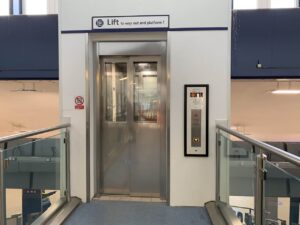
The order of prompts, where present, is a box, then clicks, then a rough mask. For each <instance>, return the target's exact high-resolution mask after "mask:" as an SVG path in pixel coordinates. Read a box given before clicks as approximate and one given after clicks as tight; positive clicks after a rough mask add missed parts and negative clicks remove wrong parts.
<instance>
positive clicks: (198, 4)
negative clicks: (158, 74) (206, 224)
mask: <svg viewBox="0 0 300 225" xmlns="http://www.w3.org/2000/svg"><path fill="white" fill-rule="evenodd" d="M229 7H230V4H229V0H223V1H220V0H188V1H182V0H152V1H146V0H130V1H124V0H100V1H99V0H75V1H74V0H64V1H62V3H61V12H62V14H61V19H62V20H61V30H86V29H91V18H92V16H123V15H159V14H164V15H170V18H171V19H170V26H171V27H207V26H208V27H222V26H223V27H224V26H225V27H226V26H228V25H229V22H228V21H229V18H230V17H229V12H230V11H229Z"/></svg>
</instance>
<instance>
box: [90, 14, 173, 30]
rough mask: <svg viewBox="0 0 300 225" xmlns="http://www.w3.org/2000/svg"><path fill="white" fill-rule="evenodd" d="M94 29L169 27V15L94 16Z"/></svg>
mask: <svg viewBox="0 0 300 225" xmlns="http://www.w3.org/2000/svg"><path fill="white" fill-rule="evenodd" d="M92 26H93V27H92V28H93V30H122V29H126V30H127V29H164V28H165V29H167V28H169V16H164V15H160V16H116V17H112V16H99V17H93V18H92Z"/></svg>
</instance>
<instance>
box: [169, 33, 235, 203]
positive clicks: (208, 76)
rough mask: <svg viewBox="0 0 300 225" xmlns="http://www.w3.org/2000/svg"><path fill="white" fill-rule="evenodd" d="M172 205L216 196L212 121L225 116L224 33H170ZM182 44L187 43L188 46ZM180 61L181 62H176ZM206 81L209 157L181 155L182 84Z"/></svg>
mask: <svg viewBox="0 0 300 225" xmlns="http://www.w3.org/2000/svg"><path fill="white" fill-rule="evenodd" d="M169 40H170V46H169V47H170V51H171V57H170V60H171V70H170V74H171V75H170V76H171V110H170V111H171V126H170V130H171V205H195V206H197V205H203V204H204V203H205V202H207V201H210V200H214V199H215V179H216V178H215V173H216V171H215V166H216V164H215V151H216V150H215V129H214V128H215V121H216V120H221V119H226V118H228V99H229V87H228V80H229V75H228V64H227V58H228V45H227V43H228V36H227V32H222V31H221V32H220V31H210V32H184V33H183V32H172V33H170V34H169ZM183 40H184V43H189V46H192V47H187V46H186V45H185V44H183ZM176 62H180V63H176ZM200 83H201V84H209V88H210V90H209V98H210V100H209V158H200V159H199V158H186V157H184V155H183V146H184V144H183V137H184V134H183V125H184V123H183V118H184V116H183V113H184V110H183V109H184V98H183V85H184V84H200Z"/></svg>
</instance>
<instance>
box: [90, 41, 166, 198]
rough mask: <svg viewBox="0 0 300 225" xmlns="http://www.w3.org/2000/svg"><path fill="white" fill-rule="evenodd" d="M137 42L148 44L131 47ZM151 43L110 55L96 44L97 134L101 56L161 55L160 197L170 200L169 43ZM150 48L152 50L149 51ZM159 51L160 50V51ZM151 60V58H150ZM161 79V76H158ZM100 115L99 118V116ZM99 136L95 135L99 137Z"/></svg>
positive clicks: (97, 166) (98, 158)
mask: <svg viewBox="0 0 300 225" xmlns="http://www.w3.org/2000/svg"><path fill="white" fill-rule="evenodd" d="M117 43H118V44H123V42H117ZM126 43H127V45H128V42H126V41H125V42H124V45H126ZM135 43H138V46H139V47H140V46H141V43H143V44H146V45H147V42H142V41H138V42H134V43H132V42H131V43H130V47H131V46H134V44H135ZM149 43H150V45H148V46H147V47H146V48H145V49H143V50H142V49H141V48H139V49H138V52H137V54H135V51H136V50H132V48H131V49H130V50H129V51H128V52H126V51H124V49H122V51H120V54H118V52H116V50H115V49H114V50H113V54H112V55H110V54H107V49H105V54H101V51H100V50H99V49H100V48H99V44H101V42H98V43H97V45H96V47H97V48H96V49H97V51H96V52H95V53H96V54H95V56H96V59H97V60H95V61H94V62H95V63H96V61H97V65H96V66H95V67H94V68H96V70H95V71H97V72H96V76H95V80H94V81H95V83H94V87H95V92H94V93H95V94H96V96H95V100H97V99H98V100H97V101H98V102H96V105H95V117H96V118H95V120H96V121H98V122H97V124H99V126H98V128H99V129H97V128H96V135H97V136H98V137H99V136H100V135H102V134H100V133H101V132H100V113H99V112H100V111H101V110H100V105H101V102H100V101H101V99H100V96H99V94H100V93H101V91H102V90H101V77H102V74H103V73H102V72H101V69H102V68H100V63H101V62H100V57H101V58H105V57H109V56H110V57H115V58H122V57H132V58H136V57H138V58H139V59H143V58H144V57H145V61H147V60H148V59H149V58H148V57H150V56H152V57H160V65H161V66H160V69H161V71H160V75H161V76H159V77H160V80H159V81H158V82H159V85H160V86H161V87H160V92H161V105H163V113H162V115H163V116H162V118H161V119H162V120H163V121H164V126H161V129H160V133H161V137H162V141H161V148H160V149H161V157H160V168H161V169H160V178H159V179H160V197H161V199H163V200H167V201H168V200H169V182H170V181H169V166H170V164H169V151H168V146H169V134H168V133H169V122H168V121H169V114H168V112H169V105H168V104H169V99H168V97H169V83H168V82H169V81H168V77H167V68H166V65H167V64H166V60H167V59H166V53H167V52H166V49H167V45H166V41H155V42H149ZM153 43H159V45H160V46H159V47H157V46H156V47H155V48H152V47H151V44H153ZM102 44H105V42H102ZM109 44H110V45H112V44H114V43H112V42H109ZM149 50H150V51H149ZM154 51H155V54H153V52H154ZM158 51H159V52H158ZM148 61H149V60H148ZM158 79H159V78H158ZM97 117H98V118H97ZM97 136H96V137H95V138H96V139H97ZM100 142H101V140H97V141H96V146H97V148H96V149H98V150H97V152H98V153H96V156H97V157H96V167H95V169H96V173H95V175H96V178H95V179H96V180H95V185H96V186H95V187H96V190H97V191H96V193H97V194H96V195H97V196H100V195H101V185H100V181H101V179H102V176H101V173H102V172H101V169H100V168H101V165H99V164H100V163H101V154H100V151H101V143H100Z"/></svg>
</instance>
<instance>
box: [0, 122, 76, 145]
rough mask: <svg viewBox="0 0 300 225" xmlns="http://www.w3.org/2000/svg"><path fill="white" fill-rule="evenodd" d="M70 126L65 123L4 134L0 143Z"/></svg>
mask: <svg viewBox="0 0 300 225" xmlns="http://www.w3.org/2000/svg"><path fill="white" fill-rule="evenodd" d="M70 126H71V124H70V123H65V124H61V125H57V126H54V127H49V128H43V129H39V130H34V131H28V132H24V133H20V134H14V135H9V136H6V137H1V138H0V144H2V143H5V142H9V141H15V140H18V139H21V138H27V137H31V136H35V135H38V134H43V133H48V132H51V131H55V130H60V129H63V128H68V127H70Z"/></svg>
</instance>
